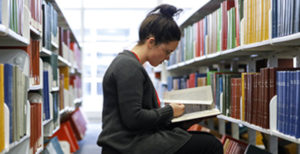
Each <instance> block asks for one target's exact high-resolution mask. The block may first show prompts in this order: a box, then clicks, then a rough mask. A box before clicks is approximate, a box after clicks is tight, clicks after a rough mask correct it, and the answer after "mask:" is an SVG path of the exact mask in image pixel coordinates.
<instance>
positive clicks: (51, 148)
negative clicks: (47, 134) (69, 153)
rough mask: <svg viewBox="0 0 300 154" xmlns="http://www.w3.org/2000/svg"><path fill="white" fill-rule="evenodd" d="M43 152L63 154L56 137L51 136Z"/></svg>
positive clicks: (46, 153) (45, 153)
mask: <svg viewBox="0 0 300 154" xmlns="http://www.w3.org/2000/svg"><path fill="white" fill-rule="evenodd" d="M42 153H43V154H53V153H56V154H64V152H63V151H62V147H61V146H60V144H59V141H58V139H57V137H53V138H51V139H50V141H48V143H47V146H46V147H45V149H44V150H43V152H42Z"/></svg>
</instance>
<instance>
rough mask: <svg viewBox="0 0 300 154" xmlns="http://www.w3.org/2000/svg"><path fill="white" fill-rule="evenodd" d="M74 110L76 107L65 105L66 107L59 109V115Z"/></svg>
mask: <svg viewBox="0 0 300 154" xmlns="http://www.w3.org/2000/svg"><path fill="white" fill-rule="evenodd" d="M74 110H75V108H73V107H65V108H64V109H62V110H60V111H59V115H62V114H65V113H67V112H72V111H74Z"/></svg>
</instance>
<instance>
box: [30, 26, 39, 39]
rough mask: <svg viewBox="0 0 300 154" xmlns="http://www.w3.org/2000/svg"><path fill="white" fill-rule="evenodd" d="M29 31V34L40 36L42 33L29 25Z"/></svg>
mask: <svg viewBox="0 0 300 154" xmlns="http://www.w3.org/2000/svg"><path fill="white" fill-rule="evenodd" d="M29 28H30V32H31V34H33V35H34V36H36V37H38V38H41V37H42V33H41V32H40V31H38V30H37V29H36V28H35V27H34V26H32V25H30V26H29Z"/></svg>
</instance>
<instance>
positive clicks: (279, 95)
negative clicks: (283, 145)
mask: <svg viewBox="0 0 300 154" xmlns="http://www.w3.org/2000/svg"><path fill="white" fill-rule="evenodd" d="M281 74H282V73H281V71H277V72H276V89H277V130H278V131H279V132H281V104H282V103H281V101H282V99H281V98H282V92H281V91H282V86H281V77H282V75H281Z"/></svg>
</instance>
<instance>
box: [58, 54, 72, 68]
mask: <svg viewBox="0 0 300 154" xmlns="http://www.w3.org/2000/svg"><path fill="white" fill-rule="evenodd" d="M58 66H68V67H71V66H72V64H71V63H70V62H68V61H67V60H66V59H65V58H63V57H62V56H58Z"/></svg>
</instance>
